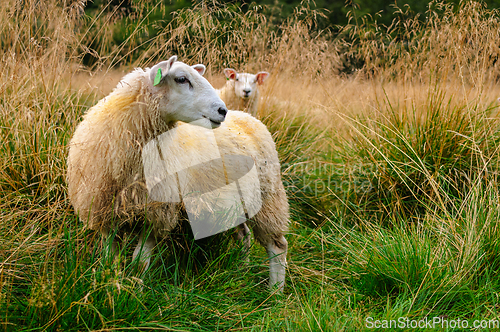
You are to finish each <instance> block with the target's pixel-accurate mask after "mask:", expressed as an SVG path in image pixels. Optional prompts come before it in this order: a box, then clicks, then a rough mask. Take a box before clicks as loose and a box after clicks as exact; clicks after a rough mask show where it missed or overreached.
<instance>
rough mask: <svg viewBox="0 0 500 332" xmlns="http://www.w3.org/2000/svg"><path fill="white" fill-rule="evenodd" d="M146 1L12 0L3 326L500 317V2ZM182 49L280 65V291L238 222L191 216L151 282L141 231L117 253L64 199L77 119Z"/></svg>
mask: <svg viewBox="0 0 500 332" xmlns="http://www.w3.org/2000/svg"><path fill="white" fill-rule="evenodd" d="M134 6H135V7H134V12H133V13H132V14H130V15H128V16H127V15H123V14H120V13H118V12H116V11H113V10H110V11H107V10H102V11H97V12H84V3H83V2H79V1H74V2H71V3H70V2H66V1H63V2H61V1H55V2H51V1H4V2H1V3H0V37H1V38H0V66H1V67H2V71H1V72H0V137H2V142H3V143H4V144H2V145H1V146H0V328H1V329H4V330H6V331H8V330H12V329H20V330H114V329H124V328H127V329H135V330H140V329H143V330H148V329H167V330H168V329H171V330H189V331H213V330H236V329H246V330H252V331H253V330H259V331H260V330H269V331H276V330H293V331H311V330H314V331H316V330H317V331H334V330H335V331H341V330H360V329H363V328H366V324H365V322H366V319H367V317H373V318H374V319H396V320H397V319H398V318H399V317H408V318H410V319H422V318H424V317H449V318H450V319H457V318H460V319H466V320H470V321H471V322H472V320H474V319H497V318H498V294H499V292H500V284H499V283H498V269H499V268H500V259H499V255H498V252H499V249H500V242H499V241H500V240H499V238H500V236H499V235H500V230H499V229H498V225H497V224H498V223H497V220H498V218H499V217H500V216H499V212H500V211H499V209H498V200H499V199H500V193H499V189H498V157H497V156H498V138H497V137H498V136H499V135H498V124H499V123H498V109H497V98H498V97H499V96H500V88H499V86H498V50H499V48H498V47H499V46H498V45H500V36H499V31H500V30H499V29H498V24H499V16H498V12H497V11H496V10H491V9H488V8H486V7H485V5H484V4H483V3H480V2H462V3H460V5H458V6H453V5H451V4H449V3H444V2H431V3H429V7H428V8H429V9H428V11H427V12H426V13H425V17H422V16H421V17H413V18H408V17H409V16H408V15H406V14H405V13H404V10H402V9H399V8H395V12H396V15H395V19H394V21H393V23H392V24H391V25H390V26H387V27H384V26H382V25H379V24H378V23H377V22H376V20H374V19H372V18H370V17H369V16H363V17H356V16H354V14H350V15H351V17H350V18H351V20H350V24H348V25H346V26H344V27H337V28H336V29H326V30H318V28H317V27H318V26H321V24H320V21H321V18H322V15H323V13H322V12H321V10H317V9H314V7H313V4H312V3H309V2H306V1H304V2H303V3H302V6H300V7H298V8H297V10H296V11H295V12H294V14H293V15H292V16H290V17H289V18H288V19H287V20H285V21H283V22H279V23H274V21H273V20H270V19H268V17H266V15H264V13H265V12H266V11H265V9H266V8H262V7H259V6H250V7H249V8H248V10H243V9H242V8H240V7H239V6H237V5H235V4H218V3H208V2H200V3H197V4H196V5H194V6H192V7H190V8H187V9H186V8H185V9H181V10H178V11H176V12H175V13H167V12H165V8H164V7H162V4H161V3H154V4H153V3H149V2H144V3H143V4H138V3H136V4H134ZM405 10H406V9H405ZM162 11H163V12H162ZM354 12H355V11H351V13H354ZM162 15H163V16H165V17H167V16H169V17H170V18H171V20H168V21H167V20H162V19H161V16H162ZM53 17H57V18H58V19H57V20H54V19H52V18H53ZM120 31H121V32H120ZM119 33H123V35H119ZM117 41H119V42H117ZM174 53H175V54H177V55H178V56H179V58H180V59H181V60H182V61H184V62H186V63H190V64H193V63H204V64H205V65H207V66H208V72H207V74H206V76H207V78H208V79H209V80H210V81H211V82H212V83H213V85H214V86H215V87H220V86H222V84H223V82H224V79H223V76H222V69H223V68H224V67H233V68H235V69H237V70H238V71H249V72H253V71H258V70H267V71H268V72H270V73H271V76H270V78H269V80H268V81H267V82H266V84H265V86H264V87H263V90H262V97H263V98H262V101H261V107H260V109H259V118H260V119H261V120H262V121H263V122H264V123H265V124H266V125H267V126H268V128H269V130H270V131H271V133H272V134H273V137H274V139H275V142H276V146H277V149H278V153H279V156H280V160H281V162H282V174H283V181H284V183H285V186H286V188H287V193H288V196H289V199H290V204H291V208H292V224H291V230H290V234H289V235H288V236H287V238H288V241H289V253H290V254H289V257H288V260H289V267H288V275H287V286H286V288H285V293H284V295H283V296H278V295H274V296H269V293H268V291H267V286H266V283H267V281H266V278H267V275H268V271H267V261H266V260H267V259H266V255H265V252H264V250H263V249H262V248H260V247H259V246H253V247H252V249H251V252H250V262H249V263H248V264H242V263H241V261H242V259H243V255H242V252H241V247H240V245H239V244H237V243H235V242H234V241H233V240H232V239H231V237H230V236H218V237H214V238H211V239H208V240H206V241H198V242H195V241H194V240H193V239H192V237H191V235H190V233H189V229H188V227H186V226H185V227H181V228H179V229H178V232H177V233H176V234H175V235H173V236H172V237H170V238H168V239H165V240H164V241H163V242H162V243H161V244H160V245H159V246H158V248H157V250H156V251H157V253H158V254H157V255H155V257H154V262H153V263H152V266H151V268H150V270H149V271H148V273H147V274H146V275H144V276H143V277H141V278H139V277H138V274H137V269H138V267H137V264H136V262H133V261H131V251H132V248H133V245H134V240H135V239H134V237H133V235H132V234H125V237H128V238H127V240H126V241H125V245H124V246H123V247H122V248H121V253H120V259H119V260H117V261H115V260H112V259H111V258H109V257H107V256H106V255H105V254H103V253H102V248H103V244H102V243H101V240H100V238H99V235H98V234H95V233H93V232H90V231H88V230H86V229H85V228H84V227H83V225H82V224H81V223H80V222H79V221H78V220H77V218H76V216H75V214H74V211H73V210H72V208H71V206H70V205H69V202H68V200H67V198H66V184H65V169H66V155H67V143H68V141H69V139H70V137H71V135H72V133H73V131H74V128H75V126H76V124H77V123H78V122H79V121H80V119H81V116H82V114H83V113H84V112H85V111H86V110H87V109H88V108H89V107H91V106H92V105H94V104H95V103H96V102H97V100H98V99H99V98H101V97H103V96H105V95H106V94H107V93H108V92H109V91H110V90H111V89H112V87H113V86H114V85H116V83H117V82H118V80H119V79H120V77H121V76H122V75H123V73H125V72H128V71H130V70H131V68H132V67H134V66H148V65H152V64H154V63H155V62H157V61H159V60H160V59H165V58H167V57H169V56H170V55H172V54H174ZM471 324H472V323H471Z"/></svg>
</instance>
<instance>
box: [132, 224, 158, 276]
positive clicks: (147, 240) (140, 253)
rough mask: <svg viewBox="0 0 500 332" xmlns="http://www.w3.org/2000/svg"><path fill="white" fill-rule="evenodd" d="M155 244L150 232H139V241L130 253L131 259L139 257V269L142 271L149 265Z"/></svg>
mask: <svg viewBox="0 0 500 332" xmlns="http://www.w3.org/2000/svg"><path fill="white" fill-rule="evenodd" d="M155 245H156V240H155V238H154V236H153V235H152V234H146V232H145V231H143V232H141V235H140V236H139V243H138V244H137V247H136V248H135V250H134V253H133V254H132V259H133V260H134V261H135V260H136V259H137V257H139V258H138V259H139V262H140V270H141V272H144V271H146V270H147V268H148V267H149V263H150V262H151V255H152V252H153V249H154V247H155Z"/></svg>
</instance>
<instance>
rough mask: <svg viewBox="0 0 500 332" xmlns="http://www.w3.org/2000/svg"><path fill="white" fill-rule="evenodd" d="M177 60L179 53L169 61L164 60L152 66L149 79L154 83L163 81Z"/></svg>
mask: <svg viewBox="0 0 500 332" xmlns="http://www.w3.org/2000/svg"><path fill="white" fill-rule="evenodd" d="M175 61H177V55H173V56H171V57H170V59H168V60H167V61H162V62H160V63H158V64H156V65H154V66H153V68H151V71H150V74H149V79H150V80H151V83H152V85H158V84H160V83H161V82H162V81H163V78H164V77H165V76H166V75H167V73H168V71H169V70H170V68H171V67H172V65H173V64H174V62H175Z"/></svg>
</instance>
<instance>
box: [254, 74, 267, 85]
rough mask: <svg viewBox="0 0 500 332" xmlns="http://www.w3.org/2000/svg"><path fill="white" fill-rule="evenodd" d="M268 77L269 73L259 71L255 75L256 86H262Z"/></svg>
mask: <svg viewBox="0 0 500 332" xmlns="http://www.w3.org/2000/svg"><path fill="white" fill-rule="evenodd" d="M268 77H269V73H268V72H267V71H260V72H258V73H257V74H255V80H256V81H257V84H259V85H262V84H264V81H265V80H266V78H268Z"/></svg>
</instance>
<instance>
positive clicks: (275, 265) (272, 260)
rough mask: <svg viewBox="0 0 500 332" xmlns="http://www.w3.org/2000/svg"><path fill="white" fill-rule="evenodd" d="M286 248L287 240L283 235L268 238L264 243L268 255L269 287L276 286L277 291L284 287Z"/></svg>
mask: <svg viewBox="0 0 500 332" xmlns="http://www.w3.org/2000/svg"><path fill="white" fill-rule="evenodd" d="M287 249H288V242H287V241H286V239H285V237H284V236H283V235H281V236H279V237H276V238H272V239H270V241H269V242H268V243H267V245H266V250H267V254H268V255H269V287H270V288H271V289H273V288H274V287H278V288H279V292H282V291H283V287H285V274H286V271H285V269H286V252H287Z"/></svg>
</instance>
